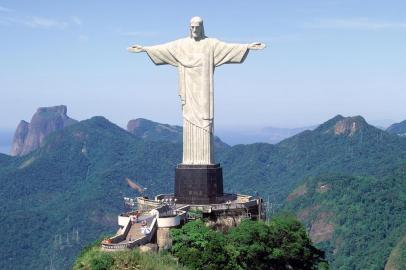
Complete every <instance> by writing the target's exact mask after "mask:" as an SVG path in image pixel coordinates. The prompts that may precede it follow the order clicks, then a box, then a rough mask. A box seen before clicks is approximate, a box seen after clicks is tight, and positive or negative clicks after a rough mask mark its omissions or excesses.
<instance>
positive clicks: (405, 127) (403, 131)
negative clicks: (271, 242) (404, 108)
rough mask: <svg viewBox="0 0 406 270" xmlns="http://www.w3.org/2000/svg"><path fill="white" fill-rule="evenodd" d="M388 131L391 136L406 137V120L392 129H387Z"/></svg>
mask: <svg viewBox="0 0 406 270" xmlns="http://www.w3.org/2000/svg"><path fill="white" fill-rule="evenodd" d="M386 131H387V132H388V133H391V134H397V135H401V136H405V135H406V120H405V121H402V122H400V123H396V124H393V125H391V126H390V127H388V128H387V129H386Z"/></svg>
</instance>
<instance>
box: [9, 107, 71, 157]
mask: <svg viewBox="0 0 406 270" xmlns="http://www.w3.org/2000/svg"><path fill="white" fill-rule="evenodd" d="M66 113H67V108H66V106H65V105H60V106H54V107H42V108H38V110H37V112H36V113H35V114H34V115H33V117H32V118H31V122H30V123H27V122H26V121H21V122H20V123H19V125H18V127H17V130H16V132H15V133H14V137H13V144H12V146H11V151H10V154H11V155H13V156H23V155H26V154H28V153H30V152H32V151H34V150H35V149H37V148H38V147H40V146H41V145H42V143H43V141H44V139H45V138H46V136H48V135H49V134H50V133H52V132H55V131H57V130H61V129H63V128H65V127H67V126H69V125H72V124H74V123H76V122H77V121H76V120H74V119H72V118H69V117H68V116H67V114H66Z"/></svg>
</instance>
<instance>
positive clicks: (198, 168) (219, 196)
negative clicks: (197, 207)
mask: <svg viewBox="0 0 406 270" xmlns="http://www.w3.org/2000/svg"><path fill="white" fill-rule="evenodd" d="M175 198H176V199H177V201H178V203H185V204H211V203H222V202H224V196H223V170H222V168H221V166H220V164H215V165H184V164H179V165H178V166H177V167H176V169H175Z"/></svg>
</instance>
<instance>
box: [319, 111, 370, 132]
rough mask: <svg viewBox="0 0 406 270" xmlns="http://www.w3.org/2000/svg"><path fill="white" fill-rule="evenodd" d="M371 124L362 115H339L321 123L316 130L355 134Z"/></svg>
mask: <svg viewBox="0 0 406 270" xmlns="http://www.w3.org/2000/svg"><path fill="white" fill-rule="evenodd" d="M368 126H369V125H368V123H367V122H366V121H365V119H364V118H363V117H362V116H350V117H343V116H341V115H337V116H335V117H334V118H332V119H330V120H328V121H327V122H325V123H324V124H322V125H320V126H319V127H318V128H317V129H316V130H315V131H318V132H322V133H329V134H333V135H337V136H353V135H355V134H356V133H357V132H358V131H360V130H362V129H365V128H367V127H368Z"/></svg>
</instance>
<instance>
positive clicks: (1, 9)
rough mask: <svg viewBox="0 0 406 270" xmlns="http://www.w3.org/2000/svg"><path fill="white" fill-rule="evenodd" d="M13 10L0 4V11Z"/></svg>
mask: <svg viewBox="0 0 406 270" xmlns="http://www.w3.org/2000/svg"><path fill="white" fill-rule="evenodd" d="M12 11H13V10H12V9H10V8H6V7H3V6H0V12H12Z"/></svg>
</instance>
